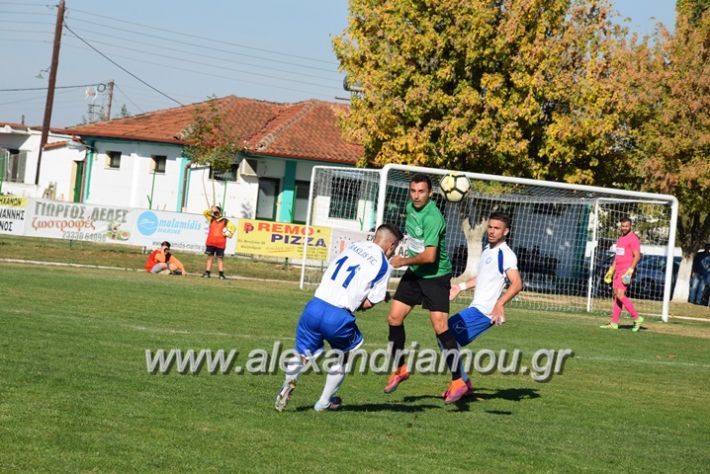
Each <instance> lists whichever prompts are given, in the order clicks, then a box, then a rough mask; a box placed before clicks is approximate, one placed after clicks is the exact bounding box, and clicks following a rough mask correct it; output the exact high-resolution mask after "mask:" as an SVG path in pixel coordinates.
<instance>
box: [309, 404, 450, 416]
mask: <svg viewBox="0 0 710 474" xmlns="http://www.w3.org/2000/svg"><path fill="white" fill-rule="evenodd" d="M442 406H443V404H442V405H403V404H401V403H397V402H392V403H362V404H360V405H355V404H350V403H347V402H345V403H343V407H342V408H341V409H340V410H338V411H353V412H366V411H371V412H375V411H392V412H400V413H416V412H422V411H425V410H431V409H433V408H441V407H442ZM308 410H313V406H304V407H298V408H296V411H308Z"/></svg>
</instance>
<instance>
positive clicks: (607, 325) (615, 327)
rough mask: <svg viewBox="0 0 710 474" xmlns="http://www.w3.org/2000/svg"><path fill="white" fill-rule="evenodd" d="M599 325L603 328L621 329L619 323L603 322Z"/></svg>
mask: <svg viewBox="0 0 710 474" xmlns="http://www.w3.org/2000/svg"><path fill="white" fill-rule="evenodd" d="M599 327H600V328H602V329H619V324H618V323H611V322H610V323H609V324H602V325H601V326H599Z"/></svg>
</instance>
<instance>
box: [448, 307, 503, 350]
mask: <svg viewBox="0 0 710 474" xmlns="http://www.w3.org/2000/svg"><path fill="white" fill-rule="evenodd" d="M492 324H493V321H491V318H489V317H488V316H486V315H485V314H483V313H481V312H480V311H479V310H478V309H477V308H473V307H470V308H466V309H464V310H462V311H459V312H458V313H456V314H454V315H453V316H451V317H450V318H449V329H450V330H451V332H453V333H454V337H455V338H456V341H457V342H458V343H459V345H460V346H467V345H468V344H470V343H471V341H473V340H474V339H476V338H477V337H478V336H480V335H481V334H483V332H484V331H485V330H486V329H488V328H489V327H491V325H492Z"/></svg>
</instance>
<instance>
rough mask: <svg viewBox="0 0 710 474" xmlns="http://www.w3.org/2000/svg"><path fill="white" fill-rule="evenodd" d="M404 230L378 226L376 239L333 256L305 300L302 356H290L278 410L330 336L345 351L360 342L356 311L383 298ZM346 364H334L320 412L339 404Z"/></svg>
mask: <svg viewBox="0 0 710 474" xmlns="http://www.w3.org/2000/svg"><path fill="white" fill-rule="evenodd" d="M400 240H402V233H401V232H400V231H399V230H398V229H397V228H396V227H394V226H392V225H390V224H383V225H381V226H380V227H378V228H377V231H376V232H375V237H374V240H373V241H372V242H368V241H361V242H355V243H353V244H350V246H349V247H348V248H346V249H345V250H344V251H343V253H342V254H340V255H339V256H338V258H336V259H335V260H333V261H332V262H331V263H330V265H329V266H328V269H327V270H326V271H325V273H324V274H323V278H322V280H321V283H320V285H319V286H318V289H317V290H316V292H315V296H314V297H313V298H311V300H310V301H309V302H308V303H307V304H306V307H305V308H304V310H303V312H302V313H301V317H300V319H299V321H298V326H297V327H296V352H298V354H299V355H298V356H296V357H293V358H291V359H290V360H288V361H287V370H286V379H285V381H284V383H283V385H282V386H281V389H280V390H279V393H278V395H277V396H276V402H275V404H274V406H275V408H276V409H277V410H278V411H282V410H283V409H284V408H286V405H287V403H288V400H289V399H290V398H291V394H292V392H293V389H294V387H295V385H296V380H297V379H298V376H299V375H300V374H301V372H302V371H303V370H304V369H305V368H306V367H307V363H308V360H309V359H311V358H312V357H315V356H317V355H318V354H319V353H320V352H322V351H323V349H324V341H328V343H329V344H330V346H331V347H332V348H333V349H336V350H339V351H342V352H344V353H346V354H345V357H344V358H343V364H344V363H345V361H346V360H347V353H349V352H350V351H353V350H355V349H357V348H358V347H360V345H361V344H362V342H363V336H362V333H361V332H360V329H358V327H357V324H356V323H355V315H354V314H353V313H354V312H355V311H356V310H367V309H370V308H372V307H373V306H374V305H376V304H377V303H379V302H381V301H384V300H385V297H386V295H387V282H388V280H389V277H390V273H391V272H392V267H391V266H390V264H389V261H388V259H389V258H390V257H391V256H392V254H393V253H394V250H395V248H396V247H397V244H398V243H399V241H400ZM344 378H345V368H344V367H343V366H342V364H336V365H335V366H333V367H331V368H330V371H329V373H328V376H327V377H326V382H325V387H324V389H323V393H322V394H321V397H320V399H319V400H318V402H317V403H316V404H315V406H314V408H315V410H316V411H324V410H328V409H337V408H339V407H340V399H339V398H338V397H334V394H335V392H336V391H337V390H338V388H339V387H340V385H341V384H342V383H343V379H344Z"/></svg>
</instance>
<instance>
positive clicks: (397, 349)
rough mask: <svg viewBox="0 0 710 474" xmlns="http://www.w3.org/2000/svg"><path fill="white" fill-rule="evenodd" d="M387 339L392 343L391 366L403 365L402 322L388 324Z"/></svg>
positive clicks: (403, 339) (403, 335) (403, 336)
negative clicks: (397, 324)
mask: <svg viewBox="0 0 710 474" xmlns="http://www.w3.org/2000/svg"><path fill="white" fill-rule="evenodd" d="M389 341H390V343H391V344H392V354H391V355H392V362H393V364H392V367H397V369H399V368H400V367H402V365H404V354H403V352H404V341H405V334H404V324H402V325H401V326H392V325H390V335H389Z"/></svg>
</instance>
